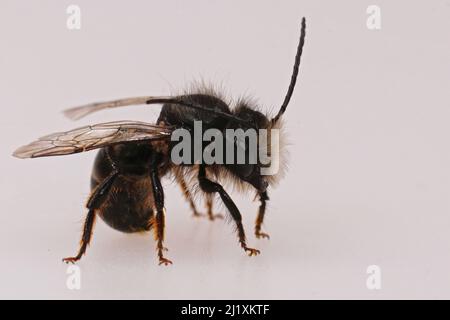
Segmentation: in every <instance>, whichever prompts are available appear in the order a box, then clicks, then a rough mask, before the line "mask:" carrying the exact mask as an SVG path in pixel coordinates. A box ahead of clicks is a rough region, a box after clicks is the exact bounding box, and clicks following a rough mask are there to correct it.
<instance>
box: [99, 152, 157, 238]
mask: <svg viewBox="0 0 450 320" xmlns="http://www.w3.org/2000/svg"><path fill="white" fill-rule="evenodd" d="M111 171H112V167H111V165H110V163H109V160H108V159H107V157H106V152H105V150H104V149H102V150H100V151H99V153H98V154H97V157H96V159H95V163H94V169H93V172H92V176H91V190H94V189H95V188H96V187H97V186H98V184H99V183H100V182H101V181H103V179H105V178H106V177H107V176H108V175H109V174H110V173H111ZM97 214H98V215H99V216H100V217H101V218H102V220H103V221H105V222H106V224H108V225H109V226H110V227H112V228H114V229H116V230H119V231H122V232H127V233H130V232H142V231H148V230H150V228H151V225H150V223H151V220H152V217H153V193H152V188H151V181H150V177H149V176H148V175H131V174H119V175H118V177H117V178H116V179H115V181H114V182H113V185H112V187H111V190H110V192H109V194H108V196H107V198H106V200H105V202H104V203H103V205H102V206H101V207H100V209H99V210H98V211H97Z"/></svg>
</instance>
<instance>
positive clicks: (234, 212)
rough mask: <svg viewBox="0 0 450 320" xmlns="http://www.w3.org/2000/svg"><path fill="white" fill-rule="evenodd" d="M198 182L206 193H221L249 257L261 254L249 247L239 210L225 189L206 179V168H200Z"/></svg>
mask: <svg viewBox="0 0 450 320" xmlns="http://www.w3.org/2000/svg"><path fill="white" fill-rule="evenodd" d="M198 181H199V185H200V188H201V189H202V190H203V191H204V192H206V193H215V192H217V193H219V195H220V198H221V199H222V201H223V203H224V204H225V206H226V207H227V209H228V211H230V214H231V216H232V217H233V220H234V222H235V223H236V229H237V233H238V237H239V243H240V244H241V247H242V248H243V249H244V250H245V252H247V253H248V255H249V256H256V255H258V254H259V253H260V251H259V250H257V249H253V248H249V247H247V243H246V240H245V231H244V227H243V225H242V216H241V213H240V212H239V209H238V208H237V207H236V204H235V203H234V202H233V200H232V199H231V197H230V196H229V195H228V193H227V192H226V191H225V189H224V188H223V187H222V186H221V185H220V184H218V183H216V182H213V181H211V180H209V179H208V178H207V177H206V172H205V167H204V166H202V165H201V166H200V168H199V172H198Z"/></svg>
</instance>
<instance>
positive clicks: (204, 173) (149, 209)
mask: <svg viewBox="0 0 450 320" xmlns="http://www.w3.org/2000/svg"><path fill="white" fill-rule="evenodd" d="M305 29H306V22H305V18H303V19H302V22H301V33H300V40H299V44H298V47H297V53H296V56H295V63H294V68H293V73H292V76H291V80H290V85H289V88H288V91H287V94H286V96H285V99H284V102H283V104H282V105H281V107H280V109H279V111H278V113H277V114H276V115H275V116H274V117H273V118H270V117H269V116H266V115H264V114H263V113H262V112H260V111H258V108H257V106H256V105H255V104H254V103H252V102H251V101H250V100H246V99H241V100H239V101H238V102H237V103H236V104H235V105H234V106H233V107H232V106H230V104H229V103H227V102H225V99H224V98H223V97H221V95H220V94H218V93H217V92H214V90H208V89H198V90H193V91H192V92H188V93H185V94H181V95H176V96H146V97H133V98H126V99H120V100H114V101H107V102H98V103H92V104H88V105H84V106H79V107H75V108H71V109H68V110H66V111H65V114H66V116H68V117H69V118H71V119H74V120H76V119H80V118H82V117H84V116H87V115H88V114H91V113H93V112H97V111H100V110H104V109H109V108H117V107H123V106H130V105H157V104H162V109H161V112H160V114H159V118H158V120H157V122H156V124H150V123H146V122H139V121H115V122H107V123H100V124H95V125H89V126H84V127H81V128H77V129H74V130H70V131H66V132H58V133H53V134H50V135H47V136H44V137H42V138H39V139H38V140H36V141H34V142H31V143H30V144H28V145H26V146H23V147H20V148H19V149H17V150H16V151H15V152H14V154H13V155H14V156H15V157H17V158H37V157H49V156H62V155H69V154H74V153H79V152H85V151H90V150H94V149H99V151H98V153H97V155H96V158H95V162H94V166H93V171H92V175H91V180H90V184H91V194H90V196H89V199H88V201H87V203H86V208H87V211H88V212H87V216H86V219H85V221H84V226H83V231H82V236H81V241H80V247H79V250H78V253H77V254H76V255H75V256H73V257H68V258H64V259H63V261H65V262H66V263H74V262H76V261H78V260H80V258H81V257H82V256H83V255H84V254H85V252H86V248H87V246H88V245H89V243H90V241H91V238H92V233H93V226H94V223H95V221H96V219H97V217H98V216H99V217H100V218H101V219H102V220H103V221H104V222H105V223H106V224H108V225H109V226H110V227H112V228H114V229H116V230H118V231H121V232H125V233H133V232H143V231H150V230H152V231H153V232H154V237H155V241H156V251H157V255H158V259H159V264H160V265H161V264H164V265H169V264H172V262H171V261H170V260H169V259H167V258H166V257H165V256H164V253H165V251H167V249H166V248H165V247H164V229H165V205H164V190H163V187H162V184H161V178H163V177H172V178H174V180H175V181H176V182H177V183H178V184H179V185H180V187H181V190H182V192H183V194H184V196H185V198H186V199H187V201H188V202H189V204H190V207H191V209H192V211H193V214H194V216H200V215H201V214H200V213H199V210H198V209H197V207H196V204H195V202H194V196H195V195H196V194H200V195H201V196H202V197H204V199H205V201H206V209H207V217H208V218H209V219H211V220H214V219H215V218H219V217H221V216H219V215H216V214H214V210H213V200H214V196H215V195H217V194H218V195H219V197H220V199H221V201H222V202H223V204H224V205H225V207H226V209H227V211H228V213H229V218H230V219H231V220H232V221H234V223H235V225H236V230H237V236H238V240H239V244H240V246H241V247H242V249H243V250H245V252H246V253H248V255H250V256H254V255H258V254H259V253H260V251H259V250H257V249H254V248H251V247H249V246H247V241H246V235H245V232H244V227H243V224H242V217H241V213H240V211H239V209H238V207H237V206H236V204H235V203H234V201H233V200H232V198H231V197H230V195H229V194H228V192H227V191H226V190H225V188H224V187H223V185H224V182H227V181H228V182H229V183H228V184H231V185H233V186H234V187H237V189H238V190H239V191H241V192H255V197H258V198H259V201H260V206H259V210H258V214H257V218H256V223H255V235H256V237H257V238H269V235H268V234H267V233H264V232H262V228H261V226H262V224H263V220H264V215H265V211H266V202H267V201H268V200H269V197H268V191H267V189H268V187H269V186H273V185H275V184H276V182H277V181H278V178H279V176H280V173H277V174H273V175H263V174H262V173H261V171H262V164H261V163H260V162H257V163H249V162H245V163H240V164H223V163H222V164H221V163H213V164H205V163H183V164H175V163H174V162H173V161H172V160H171V150H173V148H174V143H173V141H172V139H171V136H172V134H173V133H174V132H175V130H176V129H179V128H184V129H186V130H189V131H192V130H193V126H194V122H196V121H201V123H202V124H203V127H204V128H203V129H202V130H206V129H211V128H213V129H217V130H219V131H221V132H223V131H225V130H227V129H238V128H241V129H249V128H253V129H269V130H271V129H274V128H278V129H279V128H281V127H282V116H283V114H284V112H285V111H286V108H287V106H288V104H289V101H290V99H291V96H292V94H293V91H294V88H295V84H296V81H297V75H298V72H299V66H300V58H301V55H302V51H303V45H304V42H305ZM281 171H282V170H281Z"/></svg>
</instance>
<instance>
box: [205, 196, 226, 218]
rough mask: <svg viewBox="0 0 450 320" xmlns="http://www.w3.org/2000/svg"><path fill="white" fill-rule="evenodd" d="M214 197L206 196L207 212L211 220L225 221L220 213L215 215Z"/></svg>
mask: <svg viewBox="0 0 450 320" xmlns="http://www.w3.org/2000/svg"><path fill="white" fill-rule="evenodd" d="M213 199H214V197H213V195H212V194H211V193H208V194H206V210H207V214H208V218H209V220H211V221H213V220H215V219H223V218H224V217H223V215H222V214H220V213H216V214H214V213H213Z"/></svg>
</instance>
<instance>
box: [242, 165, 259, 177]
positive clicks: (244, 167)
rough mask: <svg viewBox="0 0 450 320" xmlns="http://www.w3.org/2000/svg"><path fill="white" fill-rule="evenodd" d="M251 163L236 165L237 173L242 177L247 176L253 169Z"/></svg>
mask: <svg viewBox="0 0 450 320" xmlns="http://www.w3.org/2000/svg"><path fill="white" fill-rule="evenodd" d="M254 166H255V165H253V164H241V165H238V172H239V175H240V176H241V177H243V178H248V177H250V176H251V175H252V174H253V169H254Z"/></svg>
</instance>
